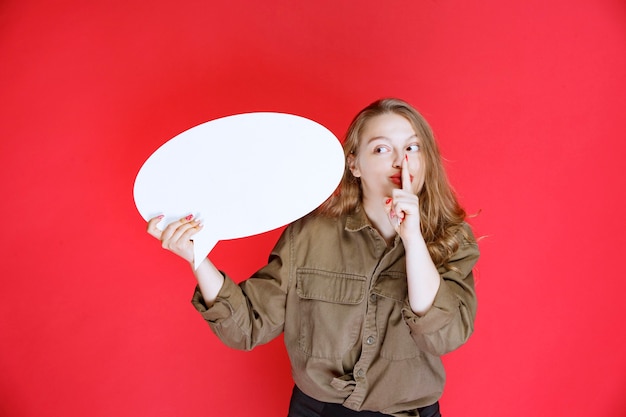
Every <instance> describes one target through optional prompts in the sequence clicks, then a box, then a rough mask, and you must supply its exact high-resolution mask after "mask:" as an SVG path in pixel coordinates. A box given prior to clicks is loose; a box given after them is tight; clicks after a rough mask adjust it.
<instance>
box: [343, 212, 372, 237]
mask: <svg viewBox="0 0 626 417" xmlns="http://www.w3.org/2000/svg"><path fill="white" fill-rule="evenodd" d="M366 227H372V224H371V223H370V221H369V219H368V218H367V216H366V215H365V210H363V209H362V208H359V209H357V210H356V211H355V212H354V213H352V214H348V216H347V218H346V230H347V231H348V232H358V231H359V230H362V229H365V228H366Z"/></svg>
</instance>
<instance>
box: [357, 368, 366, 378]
mask: <svg viewBox="0 0 626 417" xmlns="http://www.w3.org/2000/svg"><path fill="white" fill-rule="evenodd" d="M363 375H365V371H364V370H363V369H359V370H358V371H356V376H357V377H359V378H363Z"/></svg>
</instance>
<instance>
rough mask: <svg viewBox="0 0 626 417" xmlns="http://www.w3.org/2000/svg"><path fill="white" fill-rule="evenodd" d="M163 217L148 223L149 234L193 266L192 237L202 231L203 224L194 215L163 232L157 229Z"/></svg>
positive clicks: (169, 226)
mask: <svg viewBox="0 0 626 417" xmlns="http://www.w3.org/2000/svg"><path fill="white" fill-rule="evenodd" d="M161 220H163V216H162V215H161V216H157V217H153V218H152V219H150V220H149V221H148V233H149V234H150V235H152V236H154V237H155V238H157V239H159V240H160V241H161V246H162V247H163V248H164V249H167V250H169V251H170V252H173V253H175V254H176V255H178V256H180V257H181V258H183V259H185V260H186V261H187V262H189V263H191V264H193V261H194V255H193V241H192V240H191V237H192V236H193V235H195V234H196V233H198V232H199V231H200V229H202V224H201V223H200V222H198V221H196V220H194V219H193V216H192V215H189V216H187V217H184V218H182V219H180V220H177V221H174V222H172V223H170V224H168V225H167V226H166V227H165V229H163V231H161V230H159V229H158V228H157V224H159V223H160V222H161Z"/></svg>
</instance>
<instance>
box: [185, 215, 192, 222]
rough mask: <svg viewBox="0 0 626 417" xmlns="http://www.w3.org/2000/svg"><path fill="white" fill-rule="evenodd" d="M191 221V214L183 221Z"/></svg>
mask: <svg viewBox="0 0 626 417" xmlns="http://www.w3.org/2000/svg"><path fill="white" fill-rule="evenodd" d="M191 219H193V214H190V215H189V216H187V217H185V220H187V221H189V220H191Z"/></svg>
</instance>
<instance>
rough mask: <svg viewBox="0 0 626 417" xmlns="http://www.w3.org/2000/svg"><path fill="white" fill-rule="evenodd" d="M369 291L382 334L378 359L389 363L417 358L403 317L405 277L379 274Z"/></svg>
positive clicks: (395, 274) (414, 346)
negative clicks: (375, 306)
mask: <svg viewBox="0 0 626 417" xmlns="http://www.w3.org/2000/svg"><path fill="white" fill-rule="evenodd" d="M372 292H373V293H374V294H376V296H377V300H378V302H377V309H376V322H377V323H376V326H377V327H378V329H380V331H381V332H382V334H384V338H383V344H382V346H381V350H380V356H382V357H383V358H385V359H388V360H390V361H398V360H406V359H412V358H416V357H418V356H419V348H418V347H417V345H416V344H415V341H414V340H413V337H412V336H411V330H410V329H409V326H408V325H407V324H406V321H405V320H404V316H403V315H402V309H403V307H404V306H405V303H406V300H407V297H408V289H407V282H406V274H405V273H402V272H393V271H388V272H386V273H383V274H381V276H380V278H379V280H378V282H377V284H376V286H375V287H374V289H373V290H372Z"/></svg>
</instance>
